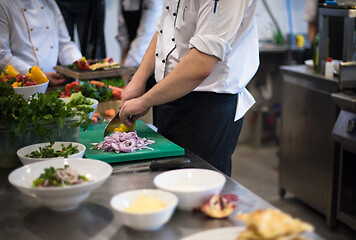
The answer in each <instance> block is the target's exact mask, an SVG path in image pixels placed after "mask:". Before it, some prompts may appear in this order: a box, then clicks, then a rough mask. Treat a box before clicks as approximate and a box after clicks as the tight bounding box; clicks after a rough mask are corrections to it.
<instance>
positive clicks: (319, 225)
mask: <svg viewBox="0 0 356 240" xmlns="http://www.w3.org/2000/svg"><path fill="white" fill-rule="evenodd" d="M266 2H267V4H268V5H269V7H270V9H271V12H272V14H273V16H274V18H275V20H276V22H277V24H278V25H279V28H280V30H281V33H282V35H283V37H284V38H285V39H288V38H289V36H290V33H291V31H292V33H293V34H294V35H297V34H300V35H303V36H305V44H306V46H308V45H309V43H308V41H307V37H306V35H307V23H306V22H304V21H303V20H302V15H303V11H304V5H305V2H306V0H266ZM287 3H290V6H287ZM105 4H106V6H105V8H106V12H105V14H106V15H105V41H106V50H107V56H108V57H113V58H114V60H116V61H119V60H120V55H121V51H120V46H119V44H118V42H117V40H116V35H117V31H118V29H117V28H118V4H119V1H117V0H106V1H105ZM256 13H257V14H256V16H257V24H258V32H259V38H260V41H261V43H265V42H273V34H274V33H275V32H276V27H275V25H274V23H273V20H272V18H271V17H270V16H269V14H268V12H267V10H266V8H265V6H264V5H263V2H262V0H260V1H258V4H257V11H256ZM291 26H292V28H291ZM281 62H283V61H281ZM272 78H273V76H272ZM274 80H275V79H274ZM254 81H255V82H256V80H254ZM279 81H280V82H279V83H281V80H279ZM252 84H253V83H252ZM264 84H265V86H263V87H264V90H265V92H264V93H262V95H263V94H264V97H266V96H267V98H268V97H272V96H271V95H277V99H278V100H280V99H279V96H278V94H279V93H277V94H276V89H272V90H273V91H275V92H273V93H271V92H270V91H271V88H272V87H271V86H269V83H268V81H266V82H264ZM278 87H279V88H278ZM277 88H278V89H277V90H278V91H279V92H282V86H279V85H277ZM251 90H252V93H253V94H254V92H253V90H254V89H251ZM258 94H261V92H260V93H258ZM258 94H254V96H255V97H256V100H257V101H258V103H257V104H256V106H257V107H256V106H255V107H254V108H253V109H252V110H251V111H249V113H248V114H247V115H246V118H245V125H244V128H243V131H242V133H241V136H240V141H239V144H238V148H237V151H236V152H235V153H234V156H233V170H232V178H233V179H235V180H237V181H238V182H239V183H241V184H242V185H244V186H246V187H247V188H249V189H250V190H251V191H253V192H255V193H256V194H257V195H258V196H260V197H261V198H263V199H265V200H267V201H268V202H270V203H272V204H273V205H274V206H276V207H278V208H279V209H281V210H283V211H285V212H288V213H290V214H292V215H293V216H295V217H299V218H301V219H303V220H306V221H309V222H310V223H312V224H313V225H314V226H315V227H316V229H317V233H318V234H320V235H321V236H323V237H324V238H325V239H335V240H336V239H337V240H349V239H356V233H355V231H354V230H352V229H351V228H349V227H348V226H346V225H344V224H342V223H338V225H337V226H336V227H335V228H333V229H331V228H329V227H328V226H327V224H326V217H325V215H324V214H321V213H320V212H318V211H316V210H315V208H312V207H310V206H309V205H308V204H305V203H304V202H303V201H300V199H299V198H298V197H294V196H293V193H290V192H288V193H287V195H286V196H285V198H284V199H281V198H280V193H279V190H280V189H279V185H278V184H279V182H278V178H279V171H278V170H279V160H280V159H279V157H280V147H279V144H278V140H279V139H278V137H279V133H278V132H275V130H276V129H277V130H278V126H277V127H276V125H278V124H279V121H280V119H278V118H275V116H276V115H275V114H276V112H275V111H279V110H280V109H279V106H277V108H276V109H272V110H271V109H269V110H267V111H265V113H266V114H265V115H263V119H262V120H263V121H265V120H267V121H268V120H270V121H272V122H270V123H271V126H273V127H271V129H268V126H267V127H266V124H265V125H264V127H265V129H260V130H262V131H265V132H264V134H265V135H261V134H262V133H261V132H259V133H258V130H257V128H258V127H260V128H261V126H259V125H258V123H257V122H256V121H257V119H256V116H257V115H256V114H258V112H259V110H261V109H260V108H259V107H258V104H259V103H260V104H261V101H260V98H259V97H260V96H258ZM274 97H276V96H274ZM262 105H263V104H262ZM260 113H261V112H260ZM269 113H271V114H272V115H273V116H272V118H269V116H268V114H269ZM260 124H261V123H260ZM262 124H264V123H262ZM267 125H268V123H267ZM266 128H267V129H266ZM266 134H267V135H266ZM251 138H252V139H251ZM262 138H264V139H262ZM265 140H269V141H265ZM301 177H303V176H301Z"/></svg>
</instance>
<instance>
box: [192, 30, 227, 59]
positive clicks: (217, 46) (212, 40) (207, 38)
mask: <svg viewBox="0 0 356 240" xmlns="http://www.w3.org/2000/svg"><path fill="white" fill-rule="evenodd" d="M189 47H190V48H193V47H194V48H196V49H198V50H199V51H201V52H203V53H205V54H208V55H212V56H215V57H217V58H219V59H220V60H222V61H224V60H225V59H226V57H227V56H228V55H229V53H230V52H231V46H230V44H229V43H228V42H226V41H224V40H223V39H221V38H219V37H217V36H214V35H203V36H195V37H192V38H191V40H190V41H189Z"/></svg>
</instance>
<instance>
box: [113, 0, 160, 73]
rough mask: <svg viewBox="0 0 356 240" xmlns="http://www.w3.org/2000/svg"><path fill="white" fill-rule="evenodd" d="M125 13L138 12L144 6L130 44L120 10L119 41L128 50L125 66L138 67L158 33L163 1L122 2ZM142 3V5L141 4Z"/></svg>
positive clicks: (120, 10)
mask: <svg viewBox="0 0 356 240" xmlns="http://www.w3.org/2000/svg"><path fill="white" fill-rule="evenodd" d="M122 1H123V2H122V7H123V8H124V9H123V10H125V11H138V10H139V9H141V6H142V15H141V19H139V21H140V24H139V26H138V29H137V33H136V37H135V39H134V40H133V41H132V42H130V41H129V35H128V30H127V26H126V22H125V19H124V17H123V14H122V9H121V4H119V5H120V8H119V13H120V14H119V33H118V35H117V39H118V41H119V43H120V45H121V47H122V48H125V49H128V50H129V51H128V53H127V56H126V59H125V62H124V63H123V65H125V66H127V67H138V66H139V65H140V63H141V61H142V58H143V55H144V54H145V52H146V50H147V48H148V45H149V44H150V41H151V39H152V37H153V35H154V34H155V32H156V29H155V26H156V22H157V20H158V19H159V16H160V15H161V12H162V3H163V0H122ZM141 2H142V3H141Z"/></svg>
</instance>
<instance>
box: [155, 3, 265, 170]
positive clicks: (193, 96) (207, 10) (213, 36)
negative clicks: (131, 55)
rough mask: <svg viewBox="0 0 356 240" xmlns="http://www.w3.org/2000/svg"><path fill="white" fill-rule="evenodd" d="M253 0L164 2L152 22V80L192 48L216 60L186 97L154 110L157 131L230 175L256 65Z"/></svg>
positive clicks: (173, 65)
mask: <svg viewBox="0 0 356 240" xmlns="http://www.w3.org/2000/svg"><path fill="white" fill-rule="evenodd" d="M255 8H256V1H255V0H238V1H236V0H220V1H218V0H165V1H164V6H163V13H162V15H161V17H160V20H159V21H158V23H157V32H158V40H157V45H156V61H155V78H156V81H157V82H159V81H161V80H162V79H164V77H165V76H167V75H168V74H169V73H170V72H171V71H172V70H173V69H174V68H175V67H176V66H177V65H178V64H179V62H180V61H181V60H182V59H183V58H184V57H185V56H186V55H187V54H188V53H189V51H190V49H191V48H196V49H197V50H198V51H200V52H203V53H205V54H208V55H213V56H215V57H217V58H218V59H219V61H218V63H217V64H216V65H215V67H214V69H213V71H212V72H211V74H210V75H209V76H208V77H207V78H206V79H205V80H204V81H203V82H202V83H201V84H200V85H199V86H198V87H197V88H196V89H194V91H192V92H190V93H188V94H187V95H185V96H183V97H181V98H179V99H176V100H174V101H171V102H168V103H165V104H162V105H158V106H155V107H154V108H153V110H154V111H153V115H154V118H153V120H154V124H155V126H157V128H158V131H159V133H161V134H162V135H163V136H165V137H166V138H168V139H170V140H171V141H173V142H175V143H176V144H178V145H180V146H182V147H184V148H185V149H188V150H190V151H191V152H193V153H195V154H196V155H198V156H199V157H201V158H202V159H204V160H206V161H207V162H209V163H210V164H211V165H213V166H214V167H215V168H217V169H219V170H220V171H222V172H223V173H225V174H227V175H230V174H231V156H232V154H233V152H234V150H235V148H236V144H237V141H238V138H239V135H240V131H241V128H242V123H243V115H244V114H245V113H246V111H247V110H248V109H249V108H250V107H251V106H252V105H253V104H254V102H255V100H254V99H253V97H252V96H251V94H250V93H249V92H248V91H247V90H246V88H245V87H246V85H247V83H248V82H249V81H250V80H251V78H252V77H253V75H254V74H255V72H256V71H257V68H258V65H259V51H258V37H257V27H256V22H255V17H254V13H255Z"/></svg>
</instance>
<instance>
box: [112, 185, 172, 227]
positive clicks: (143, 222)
mask: <svg viewBox="0 0 356 240" xmlns="http://www.w3.org/2000/svg"><path fill="white" fill-rule="evenodd" d="M141 195H147V196H152V197H154V198H157V199H159V200H161V201H162V202H164V203H165V205H166V207H164V208H162V209H160V210H157V211H153V212H146V213H132V212H127V211H125V209H126V208H127V207H129V206H130V205H131V204H132V203H133V202H134V201H136V200H137V198H138V197H140V196H141ZM177 203H178V198H177V197H176V196H175V195H174V194H172V193H169V192H165V191H162V190H158V189H140V190H132V191H127V192H123V193H120V194H118V195H116V196H114V197H113V198H112V199H111V201H110V204H111V207H112V208H113V209H115V210H116V211H117V212H118V214H119V217H120V219H121V221H122V222H123V224H124V225H125V226H128V227H130V228H132V229H135V230H139V231H152V230H156V229H158V228H160V227H161V226H163V225H164V224H165V223H166V222H168V221H169V219H170V218H171V216H172V215H173V212H174V210H175V208H176V206H177Z"/></svg>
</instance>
